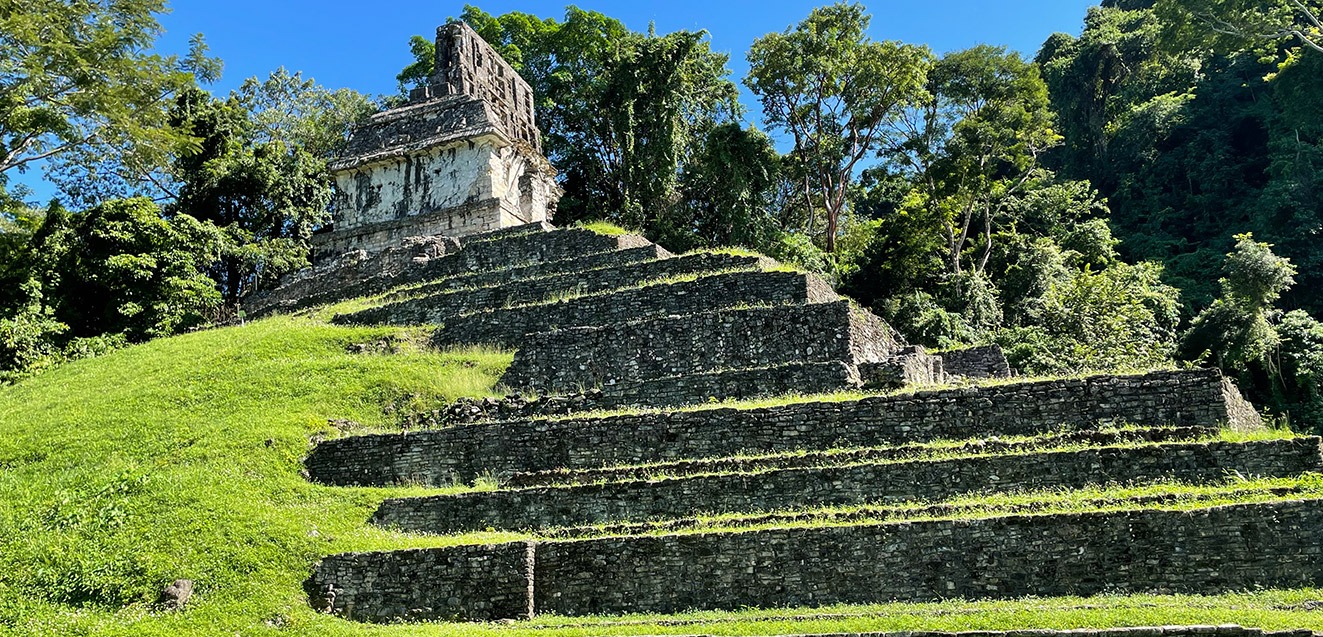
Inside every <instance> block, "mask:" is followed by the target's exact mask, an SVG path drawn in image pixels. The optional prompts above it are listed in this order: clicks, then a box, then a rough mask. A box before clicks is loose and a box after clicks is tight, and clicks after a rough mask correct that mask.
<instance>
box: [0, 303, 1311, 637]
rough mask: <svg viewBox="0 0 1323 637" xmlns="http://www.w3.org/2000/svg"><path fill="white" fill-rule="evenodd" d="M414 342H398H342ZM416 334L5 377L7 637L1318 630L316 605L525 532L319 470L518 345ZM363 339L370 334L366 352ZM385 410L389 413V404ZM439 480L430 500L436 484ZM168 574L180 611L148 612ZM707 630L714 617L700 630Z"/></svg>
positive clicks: (948, 612) (314, 338)
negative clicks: (465, 525) (321, 577)
mask: <svg viewBox="0 0 1323 637" xmlns="http://www.w3.org/2000/svg"><path fill="white" fill-rule="evenodd" d="M390 335H397V336H400V337H402V338H400V339H399V342H400V343H403V345H399V346H397V347H396V349H400V350H402V351H399V352H398V353H395V354H389V355H387V354H373V353H366V354H364V353H351V351H353V350H356V349H360V348H354V347H352V346H353V345H355V344H361V343H371V342H374V341H376V340H378V339H381V338H383V337H386V336H390ZM416 336H417V334H416V333H414V332H411V331H409V330H396V329H381V328H346V327H333V326H328V325H325V324H323V323H321V322H319V321H317V320H316V319H313V318H297V317H295V318H291V317H280V318H274V319H269V320H264V321H259V322H255V323H251V324H249V325H246V326H243V327H235V328H226V329H221V330H213V331H207V332H200V333H196V334H190V335H186V336H180V337H176V338H170V339H163V340H159V341H155V342H152V343H149V344H146V345H142V346H137V347H132V348H128V349H125V350H121V351H118V352H115V353H112V354H110V355H107V356H104V357H102V358H98V359H93V360H86V361H80V362H76V363H72V364H69V365H66V366H63V367H60V368H57V369H55V370H53V371H50V372H48V373H45V374H43V375H40V376H37V377H35V378H31V379H28V380H26V381H24V382H22V383H20V384H18V385H16V386H10V387H3V388H0V633H12V634H15V635H162V636H163V635H235V634H241V635H262V634H270V635H484V634H491V635H506V636H515V635H548V636H553V635H554V636H560V635H619V634H625V635H628V634H673V633H679V634H694V633H705V634H723V635H769V634H784V633H794V632H832V631H845V630H884V629H913V628H916V627H926V628H935V629H947V630H950V629H962V628H988V629H991V628H1007V627H1079V626H1108V625H1138V624H1162V623H1220V622H1235V623H1242V624H1247V625H1255V626H1263V627H1267V628H1288V627H1289V628H1295V627H1314V628H1323V617H1321V615H1323V613H1319V612H1310V611H1305V610H1300V609H1299V606H1298V604H1299V603H1300V602H1303V601H1307V600H1314V599H1319V598H1323V591H1316V590H1304V591H1286V592H1281V591H1269V592H1257V593H1251V594H1245V595H1229V596H1222V597H1201V598H1190V597H1100V598H1092V599H1085V600H1081V599H1052V600H1024V601H1017V602H987V603H971V602H962V601H948V602H944V603H940V604H920V605H914V604H908V605H905V604H893V605H882V606H868V607H840V608H827V609H798V610H794V609H792V610H764V611H744V612H738V613H702V614H696V615H689V616H682V617H667V618H658V617H651V618H648V617H625V618H586V619H566V618H555V617H545V618H539V619H537V620H535V621H532V622H526V623H519V624H513V625H504V624H501V625H497V624H493V625H471V624H453V625H433V626H425V627H415V626H399V625H396V626H365V625H358V624H353V623H350V622H345V621H342V620H339V619H335V618H331V617H326V616H321V615H317V614H315V613H313V612H312V611H311V610H310V609H309V608H308V606H307V603H306V601H305V598H304V594H303V591H302V586H301V585H302V582H303V580H304V578H306V577H307V575H308V573H309V570H310V568H311V565H312V563H313V562H314V561H315V560H316V559H317V558H319V557H321V556H323V555H326V554H329V553H336V552H342V551H353V550H369V549H388V548H394V547H402V546H439V545H445V544H448V543H454V542H466V543H467V542H474V541H502V540H506V539H513V538H516V537H520V536H517V535H509V534H506V535H501V534H487V535H481V536H474V535H469V536H464V537H461V538H444V537H411V536H406V535H401V534H395V533H389V532H386V531H383V530H379V529H374V528H371V527H369V526H367V525H366V524H365V520H366V519H367V518H368V516H369V515H370V514H371V513H372V511H373V510H374V509H375V507H376V506H377V504H378V503H379V502H380V501H381V500H382V499H383V498H386V497H392V496H399V495H407V494H412V493H421V492H423V491H422V490H421V489H415V488H397V489H349V488H331V487H322V486H317V485H313V484H310V483H308V482H307V481H306V480H305V479H304V478H303V477H302V475H301V470H302V464H301V459H302V457H303V456H304V454H305V453H306V452H307V451H308V449H309V448H310V445H311V444H312V441H313V440H314V439H316V438H317V437H320V436H326V435H338V434H337V433H336V432H335V427H336V426H338V427H341V428H344V427H347V426H348V425H345V424H338V425H334V426H333V425H331V424H329V423H328V419H331V418H337V419H348V420H352V421H357V422H358V423H361V424H362V425H363V426H364V427H367V428H382V427H386V426H388V425H389V424H390V423H391V422H392V421H393V419H394V416H393V415H392V414H391V413H388V412H389V411H390V410H391V409H396V410H398V409H414V408H425V407H430V406H435V405H438V404H441V403H443V402H445V401H447V400H450V399H453V398H455V397H458V396H461V395H470V396H473V395H483V394H485V393H489V392H491V391H492V387H493V384H494V383H495V380H496V378H497V377H498V376H499V375H500V373H501V371H502V370H503V369H504V367H505V366H506V365H508V364H509V361H510V355H509V354H508V353H500V352H491V351H478V350H474V351H456V352H449V353H436V352H425V351H421V350H419V349H416V348H414V347H412V346H410V343H412V342H416V341H417V340H418V339H417V338H416ZM367 349H368V350H371V349H372V348H371V347H369V348H367ZM383 407H385V409H384V408H383ZM428 492H434V491H433V490H429V491H428ZM176 578H189V579H193V580H195V581H196V582H197V586H198V589H197V593H196V595H195V597H194V599H193V601H192V602H191V603H190V604H189V606H188V608H187V609H185V610H184V611H181V612H173V613H169V612H163V611H157V610H155V609H154V608H153V605H152V602H153V601H154V600H155V597H156V595H157V593H158V592H159V590H160V589H161V588H162V587H163V586H164V585H166V584H167V583H169V582H170V581H172V580H174V579H176ZM699 624H701V625H699Z"/></svg>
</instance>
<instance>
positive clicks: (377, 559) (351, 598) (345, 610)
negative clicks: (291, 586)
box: [304, 543, 533, 622]
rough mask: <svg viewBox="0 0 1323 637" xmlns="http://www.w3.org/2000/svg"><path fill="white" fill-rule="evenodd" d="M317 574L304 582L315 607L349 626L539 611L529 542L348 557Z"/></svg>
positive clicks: (324, 564)
mask: <svg viewBox="0 0 1323 637" xmlns="http://www.w3.org/2000/svg"><path fill="white" fill-rule="evenodd" d="M316 568H317V574H316V576H315V577H313V578H312V579H309V580H308V581H307V582H305V583H304V589H305V590H306V591H307V593H308V599H309V600H311V602H312V606H313V607H314V608H316V609H318V610H321V611H323V612H334V613H336V614H338V615H340V616H342V617H345V618H347V619H355V620H358V621H367V622H387V621H398V620H412V621H422V620H429V619H430V620H443V621H444V620H490V619H513V618H519V619H526V618H528V617H529V616H530V615H531V614H532V611H533V608H532V599H531V596H532V593H533V549H532V546H531V545H528V544H525V543H510V544H497V545H489V546H479V545H474V546H457V547H451V548H447V549H445V550H443V551H437V550H426V549H415V550H407V551H388V552H378V553H343V554H340V555H331V556H328V557H325V558H323V559H322V561H321V562H319V563H318V564H317V567H316ZM420 584H426V585H420Z"/></svg>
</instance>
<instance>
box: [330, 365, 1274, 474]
mask: <svg viewBox="0 0 1323 637" xmlns="http://www.w3.org/2000/svg"><path fill="white" fill-rule="evenodd" d="M1233 417H1243V415H1238V414H1235V413H1232V412H1231V411H1229V406H1228V399H1227V396H1226V395H1225V394H1223V384H1222V376H1221V374H1220V373H1218V372H1217V371H1216V370H1190V371H1166V372H1153V373H1149V374H1143V375H1136V376H1093V377H1089V378H1080V379H1068V380H1047V381H1036V382H1024V383H1014V384H1007V385H997V386H990V387H963V388H958V389H947V390H940V391H922V392H916V393H913V394H902V395H893V396H878V397H872V398H864V399H861V400H852V401H841V402H817V403H795V404H789V405H783V406H777V407H765V408H758V409H731V408H721V409H708V410H698V411H688V412H675V413H643V414H629V415H621V416H612V417H606V418H568V419H563V420H552V421H546V420H533V421H518V422H505V423H491V424H476V425H463V426H458V427H452V428H448V429H441V430H436V431H422V432H413V433H408V434H388V435H374V436H355V437H348V438H341V439H337V440H329V441H326V442H323V443H321V444H320V445H318V446H317V448H316V449H315V450H314V451H313V452H312V454H311V455H310V456H309V457H308V458H307V460H306V463H305V464H306V466H307V468H308V471H309V474H310V476H311V478H312V479H313V480H316V481H318V482H322V483H326V484H341V485H353V484H362V485H383V484H393V483H397V482H419V483H423V484H436V485H446V484H451V483H453V482H454V481H457V480H458V481H462V482H470V481H472V480H474V479H476V478H477V477H478V476H480V475H497V476H501V475H508V474H511V473H518V472H527V471H541V470H548V469H561V468H566V469H573V468H588V467H601V466H612V465H628V464H643V463H648V462H664V461H668V460H680V459H693V458H707V457H726V456H731V455H735V454H738V453H776V452H788V451H796V450H801V449H831V448H849V447H878V446H884V445H892V444H900V443H906V442H918V441H925V440H934V439H942V438H950V439H965V438H986V437H989V436H1008V435H1009V436H1014V435H1038V434H1042V433H1046V432H1049V431H1054V430H1057V429H1059V428H1065V429H1083V428H1088V427H1094V426H1096V425H1098V424H1099V423H1109V422H1128V423H1135V424H1142V425H1147V426H1157V425H1206V426H1211V425H1218V424H1225V423H1228V422H1230V423H1231V424H1232V425H1243V426H1255V425H1256V423H1254V422H1243V421H1237V420H1232V418H1233Z"/></svg>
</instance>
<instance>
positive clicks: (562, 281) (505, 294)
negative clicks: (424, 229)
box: [335, 254, 770, 325]
mask: <svg viewBox="0 0 1323 637" xmlns="http://www.w3.org/2000/svg"><path fill="white" fill-rule="evenodd" d="M768 264H770V260H769V259H764V258H759V257H749V256H736V255H729V254H693V255H686V256H681V257H675V258H671V259H660V260H656V261H650V262H644V263H637V264H629V265H623V266H615V267H605V268H598V269H594V270H587V271H579V272H567V273H564V274H559V275H555V276H548V277H543V278H537V279H526V280H523V281H514V282H510V283H507V284H504V285H500V286H493V287H485V288H469V289H459V290H447V291H444V292H439V293H436V294H429V295H425V296H419V297H416V298H410V299H405V300H401V301H395V302H392V303H388V304H386V305H383V306H381V307H374V308H371V309H367V310H363V311H360V312H354V313H352V314H345V315H340V316H337V317H335V322H342V323H364V324H391V325H415V324H425V323H441V322H442V321H443V320H444V319H446V318H449V317H452V316H456V315H460V314H466V313H471V312H478V311H482V310H492V309H502V308H506V307H510V306H512V305H521V304H528V303H540V302H543V301H546V300H548V299H553V298H555V297H557V296H560V295H571V294H594V293H599V292H603V291H607V290H614V289H620V288H626V287H630V286H637V285H639V284H640V283H644V282H647V281H653V280H657V279H663V278H667V277H672V276H682V275H692V274H699V273H705V272H706V273H711V272H717V271H722V270H734V269H742V270H755V269H757V268H758V267H760V266H764V265H768Z"/></svg>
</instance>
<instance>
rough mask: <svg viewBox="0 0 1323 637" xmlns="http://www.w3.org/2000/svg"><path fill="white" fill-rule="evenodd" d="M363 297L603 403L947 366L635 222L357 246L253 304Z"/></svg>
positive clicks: (702, 396) (780, 388)
mask: <svg viewBox="0 0 1323 637" xmlns="http://www.w3.org/2000/svg"><path fill="white" fill-rule="evenodd" d="M359 297H375V298H373V300H372V303H371V306H370V307H367V308H364V309H357V310H354V311H349V312H345V313H342V314H338V315H336V316H334V317H333V319H332V321H333V322H335V323H340V324H371V325H433V326H435V332H434V335H433V343H434V344H435V345H436V346H438V347H454V346H465V345H492V346H496V347H500V348H505V349H515V350H516V351H517V353H516V359H515V362H514V364H513V365H512V366H511V367H510V369H509V371H508V373H507V374H506V376H505V378H503V379H502V384H503V385H504V386H505V387H507V388H509V389H510V390H511V391H519V392H525V393H529V394H553V395H564V394H573V393H576V392H580V391H584V390H589V389H594V390H598V391H599V392H600V395H599V396H598V397H597V399H596V400H595V401H594V406H595V407H599V408H614V407H623V406H652V407H660V406H677V405H683V404H691V403H699V402H706V401H709V400H713V399H717V400H724V399H742V398H750V397H756V396H767V395H779V394H785V393H788V392H792V391H794V392H799V393H829V392H835V391H842V390H857V389H861V388H865V387H899V386H903V385H906V384H914V383H929V382H936V381H940V380H942V379H943V378H945V376H946V372H945V371H944V369H943V364H942V359H941V358H940V357H938V356H933V355H930V354H928V353H927V352H924V351H923V350H922V348H916V347H912V346H909V345H907V344H906V343H904V342H903V340H901V339H900V337H899V336H898V335H897V334H896V333H895V332H894V331H893V330H891V328H890V327H888V326H887V325H886V324H885V323H883V322H882V321H881V320H880V319H878V318H877V317H876V316H873V315H872V314H870V313H869V312H867V311H866V310H863V309H861V308H859V307H856V306H853V305H852V304H851V303H850V302H848V301H847V300H845V299H842V298H841V297H839V296H838V295H837V294H836V293H835V292H834V291H833V290H832V289H831V286H830V285H828V284H827V283H826V282H824V281H822V280H821V279H819V278H818V277H816V276H813V275H811V274H805V273H802V272H797V271H794V270H792V269H789V268H787V267H785V266H783V265H781V264H778V263H776V262H775V261H772V260H771V259H767V258H766V257H760V256H756V255H748V254H726V253H695V254H688V255H683V256H675V255H672V254H671V253H669V252H667V251H666V250H664V249H662V248H660V247H658V246H655V245H653V244H651V243H649V242H648V241H647V240H646V239H644V238H642V237H640V236H637V235H631V234H617V235H610V234H601V233H598V232H593V231H591V230H586V229H582V228H566V229H555V228H552V227H551V226H549V225H547V224H530V225H528V226H519V227H515V228H510V229H505V230H500V231H496V232H490V233H485V234H479V235H471V236H468V237H462V238H458V239H455V238H425V239H423V238H419V239H414V240H410V241H408V242H406V243H405V244H404V245H402V246H401V247H399V248H396V249H394V250H392V251H387V252H386V253H385V254H382V255H378V256H374V257H370V258H369V257H367V256H366V255H364V254H358V253H351V254H350V255H346V256H344V257H341V258H340V259H338V260H336V261H334V262H332V263H330V264H327V265H325V266H322V267H320V268H317V269H313V270H310V271H308V272H305V273H302V274H300V275H297V276H294V277H291V278H290V279H289V280H287V281H285V282H283V283H282V285H281V286H279V287H278V288H276V289H275V290H273V291H272V292H269V293H267V294H266V295H264V296H262V297H261V298H259V299H257V300H256V301H254V304H253V305H254V307H253V308H252V311H253V312H254V313H255V314H263V313H269V312H273V311H279V310H285V311H288V310H294V309H299V308H301V307H305V306H308V305H311V304H325V303H330V302H334V301H339V300H345V299H350V298H359ZM998 354H999V353H998ZM1001 360H1002V363H1003V366H1004V362H1005V359H1004V357H1002V358H1001ZM957 371H958V370H957ZM1006 371H1007V373H1009V369H1007V370H1006Z"/></svg>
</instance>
